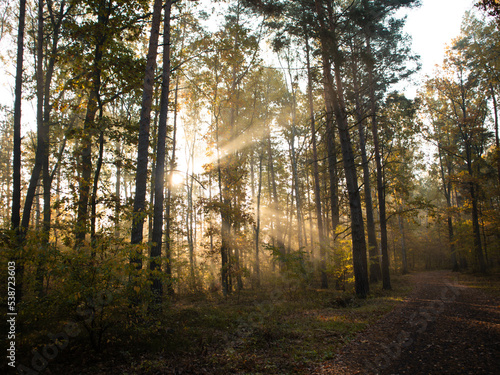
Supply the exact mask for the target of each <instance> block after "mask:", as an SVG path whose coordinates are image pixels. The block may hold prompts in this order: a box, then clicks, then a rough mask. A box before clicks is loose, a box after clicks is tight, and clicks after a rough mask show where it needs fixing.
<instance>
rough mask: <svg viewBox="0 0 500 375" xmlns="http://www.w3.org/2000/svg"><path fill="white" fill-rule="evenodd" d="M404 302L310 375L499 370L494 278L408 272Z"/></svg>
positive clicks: (499, 297)
mask: <svg viewBox="0 0 500 375" xmlns="http://www.w3.org/2000/svg"><path fill="white" fill-rule="evenodd" d="M411 282H412V283H413V285H415V288H414V290H413V292H412V293H411V295H410V296H409V297H408V299H407V301H406V302H405V303H404V304H401V305H400V306H398V307H397V308H396V309H395V310H393V311H392V312H391V313H389V314H387V315H386V316H385V317H384V318H382V319H381V320H380V321H378V322H377V323H376V324H374V325H372V326H370V327H369V328H368V329H367V330H365V331H363V332H361V333H360V334H359V335H358V336H357V337H356V339H354V340H352V341H351V342H349V344H347V345H346V346H344V347H343V348H342V349H341V351H340V353H338V354H337V355H336V357H335V359H333V360H331V361H328V362H325V363H323V364H322V365H321V366H319V367H318V369H316V370H315V371H314V372H313V373H314V374H412V375H417V374H425V375H428V374H474V375H479V374H500V288H499V283H498V279H496V280H492V279H491V277H490V278H489V279H488V278H484V277H482V278H481V277H471V276H468V275H461V274H453V273H451V272H447V271H435V272H425V273H418V274H413V275H411Z"/></svg>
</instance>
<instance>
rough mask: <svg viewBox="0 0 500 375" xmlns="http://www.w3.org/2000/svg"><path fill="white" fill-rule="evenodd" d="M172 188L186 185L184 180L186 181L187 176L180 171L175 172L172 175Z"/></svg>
mask: <svg viewBox="0 0 500 375" xmlns="http://www.w3.org/2000/svg"><path fill="white" fill-rule="evenodd" d="M171 178H172V180H171V182H172V186H179V185H182V184H183V183H184V180H185V176H184V174H182V173H181V172H179V171H174V172H173V173H172V177H171Z"/></svg>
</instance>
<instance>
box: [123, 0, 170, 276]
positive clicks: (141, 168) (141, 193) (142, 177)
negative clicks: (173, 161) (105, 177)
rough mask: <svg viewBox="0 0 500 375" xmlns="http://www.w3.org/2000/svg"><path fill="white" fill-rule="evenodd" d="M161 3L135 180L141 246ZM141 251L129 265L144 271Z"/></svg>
mask: <svg viewBox="0 0 500 375" xmlns="http://www.w3.org/2000/svg"><path fill="white" fill-rule="evenodd" d="M161 9H162V1H161V0H155V2H154V5H153V19H152V22H151V34H150V38H149V46H148V55H147V59H146V71H145V75H144V84H143V92H142V104H141V113H140V120H139V140H138V149H137V164H136V166H137V170H136V178H135V197H134V208H133V218H132V231H131V239H130V242H131V243H132V244H133V245H136V244H140V243H141V242H142V239H143V228H144V219H145V216H146V213H145V201H146V185H147V177H148V150H149V128H150V123H151V106H152V102H153V87H154V76H155V71H156V57H157V54H158V39H159V34H160V23H161ZM141 256H142V252H141V251H140V250H137V251H136V252H135V253H134V254H132V256H131V259H130V262H131V264H133V265H135V268H136V269H141V268H142V258H141Z"/></svg>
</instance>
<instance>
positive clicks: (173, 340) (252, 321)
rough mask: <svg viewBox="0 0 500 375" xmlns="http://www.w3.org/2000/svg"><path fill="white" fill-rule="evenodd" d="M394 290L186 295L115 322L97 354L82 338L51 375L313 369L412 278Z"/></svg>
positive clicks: (400, 280)
mask: <svg viewBox="0 0 500 375" xmlns="http://www.w3.org/2000/svg"><path fill="white" fill-rule="evenodd" d="M393 288H394V289H393V290H392V291H383V290H381V286H380V285H372V293H371V294H370V295H369V297H368V298H366V299H357V298H355V297H354V296H353V295H352V294H349V293H346V292H339V291H333V290H316V289H299V290H295V291H292V292H291V291H286V292H285V291H282V290H280V289H271V288H267V289H263V290H261V291H259V292H255V291H251V290H245V291H242V292H241V293H240V294H239V295H238V294H236V293H235V294H234V295H231V296H229V297H228V298H222V297H221V296H219V295H205V296H203V298H199V297H200V296H198V298H196V299H192V298H188V297H186V298H181V299H180V300H178V301H176V302H174V303H171V305H170V306H169V307H168V308H166V309H164V311H163V312H162V313H161V314H159V315H157V316H156V317H155V319H153V318H151V320H150V321H143V322H141V323H139V324H135V325H131V326H127V324H120V325H114V326H112V327H111V328H110V329H109V331H108V332H107V335H106V346H105V348H104V350H103V351H102V352H101V353H99V354H96V353H94V352H92V351H91V349H90V348H89V347H88V345H87V344H86V341H85V340H84V337H78V338H76V339H74V340H73V341H72V342H71V345H70V346H69V347H68V349H66V350H65V352H64V353H61V355H60V356H59V357H58V358H56V359H54V360H53V361H52V362H51V363H50V364H49V366H48V367H49V368H50V370H51V373H52V374H59V373H61V374H62V373H64V374H71V373H75V374H174V373H176V371H180V370H182V371H183V373H189V374H202V373H217V374H226V373H227V374H229V373H232V374H307V373H310V369H311V368H312V367H314V366H315V365H317V364H318V363H321V362H323V361H327V360H330V359H332V358H333V357H334V355H335V353H336V352H337V351H338V349H339V348H340V347H342V346H343V345H344V344H345V343H347V342H348V341H350V340H352V339H353V338H354V337H355V336H356V334H357V333H358V332H359V331H361V330H363V329H364V328H366V327H367V326H368V325H369V324H372V323H373V322H375V321H377V320H378V319H380V318H381V317H382V316H383V315H385V314H386V313H387V312H389V311H390V310H391V309H393V308H394V306H396V305H397V304H398V303H401V301H402V300H403V298H404V297H405V296H406V295H407V294H408V293H409V292H410V287H409V282H408V280H407V278H406V277H404V276H399V277H394V278H393Z"/></svg>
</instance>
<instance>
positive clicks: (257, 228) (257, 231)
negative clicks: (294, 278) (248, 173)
mask: <svg viewBox="0 0 500 375" xmlns="http://www.w3.org/2000/svg"><path fill="white" fill-rule="evenodd" d="M262 147H263V146H262ZM263 159H264V151H263V150H262V148H261V150H260V154H259V182H258V186H257V213H256V218H255V267H254V270H255V276H254V277H255V283H256V286H257V288H259V287H260V260H259V250H260V243H259V235H260V194H261V192H262V160H263Z"/></svg>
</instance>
